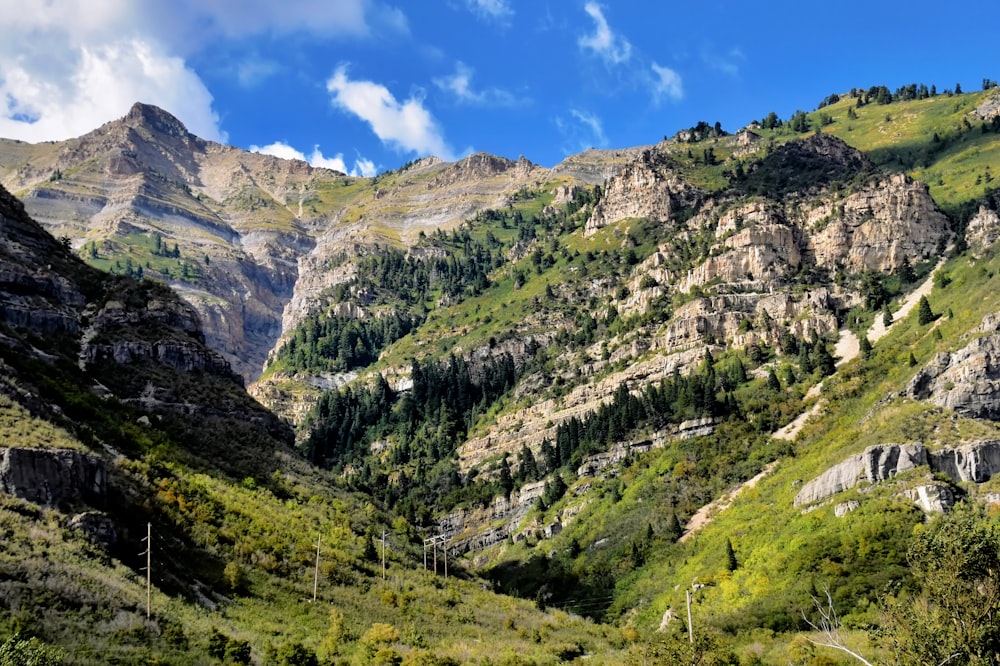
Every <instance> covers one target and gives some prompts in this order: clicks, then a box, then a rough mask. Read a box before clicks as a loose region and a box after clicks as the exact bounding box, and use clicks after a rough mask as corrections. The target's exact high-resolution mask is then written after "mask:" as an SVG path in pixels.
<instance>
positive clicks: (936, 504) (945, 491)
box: [900, 483, 955, 513]
mask: <svg viewBox="0 0 1000 666" xmlns="http://www.w3.org/2000/svg"><path fill="white" fill-rule="evenodd" d="M900 495H901V496H903V497H905V498H906V499H909V500H911V501H913V502H914V503H916V505H917V506H919V507H920V509H921V510H922V511H923V512H924V513H945V512H947V511H948V510H949V509H951V507H953V506H955V493H953V492H952V491H951V488H949V487H948V486H946V485H944V484H940V483H931V484H927V485H923V486H917V487H916V488H910V489H908V490H904V491H903V492H902V493H900Z"/></svg>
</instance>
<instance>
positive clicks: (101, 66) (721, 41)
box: [0, 0, 1000, 175]
mask: <svg viewBox="0 0 1000 666" xmlns="http://www.w3.org/2000/svg"><path fill="white" fill-rule="evenodd" d="M998 25H1000V3H996V2H985V1H975V0H973V1H971V2H965V3H960V4H955V5H952V6H942V5H941V4H940V3H937V2H935V3H931V2H927V1H923V0H918V1H910V2H901V1H885V2H865V3H861V2H854V1H852V0H840V1H839V2H825V3H817V2H802V1H801V0H798V1H796V2H785V1H784V0H779V1H775V2H769V1H767V0H756V1H755V2H752V3H751V2H734V1H724V0H709V1H707V2H698V3H694V2H685V3H680V2H667V1H663V2H654V1H652V0H650V1H645V2H640V1H638V0H620V1H618V2H612V1H611V0H604V1H603V2H598V1H596V0H532V1H528V0H420V1H417V0H398V1H397V2H383V1H382V0H325V1H320V0H281V1H280V2H275V1H273V0H173V1H172V2H166V1H162V0H34V1H32V2H25V1H24V0H0V99H2V100H3V102H4V103H3V104H0V136H3V137H7V138H17V139H22V140H26V141H43V140H59V139H65V138H69V137H73V136H78V135H81V134H83V133H85V132H87V131H89V130H91V129H94V128H96V127H98V126H100V125H101V124H102V123H104V122H107V121H109V120H113V119H115V118H118V117H121V116H122V115H124V114H125V113H126V112H127V111H128V108H129V107H130V106H131V104H132V103H133V102H135V101H144V102H148V103H152V104H156V105H158V106H161V107H163V108H165V109H167V110H168V111H170V112H171V113H173V114H175V115H177V116H178V117H179V118H180V119H181V120H182V121H183V122H184V123H185V124H186V125H187V126H188V128H189V129H190V130H191V131H193V132H195V133H196V134H198V135H200V136H203V137H205V138H208V139H213V140H216V141H223V142H227V143H231V144H233V145H236V146H239V147H242V148H247V149H255V150H261V151H264V152H270V153H273V154H277V155H279V156H283V157H301V158H303V159H306V160H309V161H310V162H312V163H313V164H315V165H320V166H329V167H333V168H337V169H340V170H342V171H346V172H349V173H353V174H357V175H373V174H374V173H376V172H378V171H382V170H385V169H392V168H396V167H398V166H400V165H401V164H403V163H405V162H407V161H409V160H412V159H415V158H417V157H421V156H424V155H428V154H434V155H438V156H440V157H443V158H445V159H457V158H459V157H461V156H463V155H465V154H467V153H469V152H471V151H487V152H491V153H494V154H498V155H503V156H506V157H510V158H517V157H518V156H519V155H524V156H525V157H527V158H528V159H530V160H532V161H534V162H537V163H540V164H543V165H545V166H552V165H554V164H556V163H558V162H559V161H560V160H562V159H563V158H565V157H566V156H568V155H570V154H573V153H576V152H579V151H581V150H584V149H586V148H588V147H591V146H594V147H599V148H616V147H624V146H633V145H640V144H647V143H653V142H656V141H658V140H659V139H661V138H662V137H663V136H664V135H672V134H674V133H675V132H676V131H677V130H679V129H682V128H685V127H689V126H691V125H694V124H695V123H696V122H697V121H699V120H706V121H708V122H710V123H714V122H715V121H720V122H721V123H722V125H723V127H724V128H726V129H728V130H735V129H738V128H739V127H741V126H743V125H745V124H747V123H748V122H749V121H751V120H753V119H755V118H761V117H763V116H764V115H766V114H767V113H768V112H770V111H776V112H777V113H778V115H779V116H781V117H783V118H787V117H788V116H790V115H791V114H792V113H793V112H794V111H795V110H797V109H799V108H802V109H805V110H811V109H813V108H815V106H816V105H817V103H818V102H819V101H820V100H821V99H823V98H824V97H825V96H826V95H828V94H830V93H833V92H844V91H847V90H849V89H850V88H851V87H854V86H858V87H868V86H871V85H886V86H888V87H890V88H891V89H895V88H896V87H899V86H901V85H905V84H908V83H926V84H928V85H931V84H935V85H937V87H938V89H939V90H944V89H945V88H953V87H954V86H955V84H960V85H961V86H962V87H963V89H966V90H976V89H979V88H980V87H981V83H982V79H983V78H984V77H989V78H992V79H1000V59H998V57H997V56H998V55H1000V48H998V46H997V44H998V43H1000V42H998V40H997V38H996V34H995V33H996V28H997V26H998Z"/></svg>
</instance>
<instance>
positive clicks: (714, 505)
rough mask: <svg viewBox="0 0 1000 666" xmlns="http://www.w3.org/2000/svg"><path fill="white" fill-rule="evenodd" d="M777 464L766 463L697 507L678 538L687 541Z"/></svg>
mask: <svg viewBox="0 0 1000 666" xmlns="http://www.w3.org/2000/svg"><path fill="white" fill-rule="evenodd" d="M777 464H778V462H777V461H775V462H773V463H770V464H768V466H767V467H765V468H764V469H763V471H761V473H760V474H758V475H757V476H755V477H753V478H752V479H748V480H746V481H744V482H743V483H741V484H740V485H738V486H737V487H735V488H733V489H732V490H730V491H729V492H728V493H726V494H725V495H723V496H722V497H720V498H719V499H717V500H715V501H713V502H709V503H708V504H706V505H705V506H703V507H701V508H700V509H698V511H696V512H695V514H694V515H693V516H691V520H689V521H688V522H687V525H685V526H684V534H683V535H682V536H681V538H680V540H681V541H687V540H688V539H690V538H691V537H692V536H693V535H694V533H695V532H697V531H698V530H700V529H701V528H702V527H704V526H705V525H708V524H709V523H710V522H712V518H714V517H715V515H716V514H717V513H719V512H720V511H725V510H726V508H728V507H729V505H730V504H732V503H733V500H734V499H736V496H737V495H739V494H740V493H741V492H743V491H744V490H746V489H747V488H753V487H754V486H756V485H757V482H758V481H760V480H761V479H763V478H764V477H765V476H767V475H768V474H770V473H771V470H773V469H774V467H775V465H777Z"/></svg>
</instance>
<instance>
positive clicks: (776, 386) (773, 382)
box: [767, 368, 781, 391]
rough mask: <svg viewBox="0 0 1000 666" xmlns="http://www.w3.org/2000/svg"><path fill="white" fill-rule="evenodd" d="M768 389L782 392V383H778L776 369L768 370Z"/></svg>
mask: <svg viewBox="0 0 1000 666" xmlns="http://www.w3.org/2000/svg"><path fill="white" fill-rule="evenodd" d="M767 388H769V389H770V390H772V391H780V390H781V382H780V381H778V375H776V374H774V368H768V370H767Z"/></svg>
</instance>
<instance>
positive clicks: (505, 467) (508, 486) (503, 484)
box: [500, 455, 514, 499]
mask: <svg viewBox="0 0 1000 666" xmlns="http://www.w3.org/2000/svg"><path fill="white" fill-rule="evenodd" d="M500 489H501V490H503V496H504V497H505V498H507V499H510V493H511V491H512V490H514V477H513V476H512V475H511V473H510V463H509V462H507V456H506V455H505V456H504V457H503V460H502V461H500Z"/></svg>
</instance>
